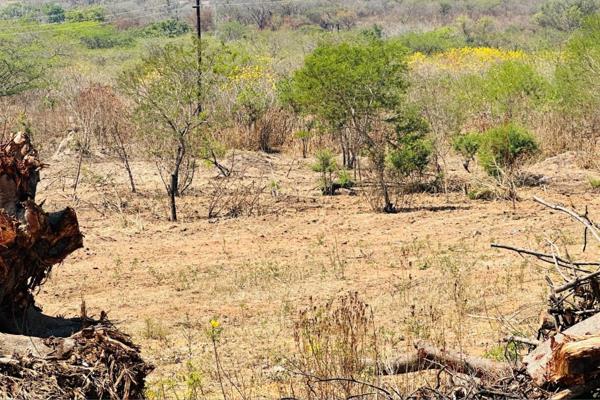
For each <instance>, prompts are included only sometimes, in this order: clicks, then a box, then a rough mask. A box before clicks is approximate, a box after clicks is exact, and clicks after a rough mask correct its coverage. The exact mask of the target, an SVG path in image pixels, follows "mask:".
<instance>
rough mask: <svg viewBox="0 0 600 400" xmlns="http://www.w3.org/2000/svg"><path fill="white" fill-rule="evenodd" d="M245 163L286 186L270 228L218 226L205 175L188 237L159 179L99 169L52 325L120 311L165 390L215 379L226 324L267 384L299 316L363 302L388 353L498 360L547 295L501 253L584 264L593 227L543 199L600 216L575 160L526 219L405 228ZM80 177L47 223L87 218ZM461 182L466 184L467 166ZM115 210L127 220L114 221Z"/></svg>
mask: <svg viewBox="0 0 600 400" xmlns="http://www.w3.org/2000/svg"><path fill="white" fill-rule="evenodd" d="M238 158H239V161H238V166H239V168H240V169H244V170H245V174H246V181H248V180H255V181H256V182H257V183H260V184H261V185H265V186H268V185H269V182H272V181H274V180H276V181H277V182H278V187H279V190H278V193H277V196H271V195H270V194H269V193H267V194H266V195H265V196H264V197H263V198H262V199H261V210H262V213H261V215H257V216H251V217H239V218H222V219H218V220H210V221H209V220H208V219H207V218H206V212H207V211H206V210H207V203H208V201H209V199H208V193H209V188H210V187H211V184H212V183H211V182H214V181H215V180H216V179H218V178H215V176H216V174H215V173H214V171H211V170H206V169H203V170H201V171H200V174H201V176H199V177H198V179H197V180H196V181H195V183H194V186H193V188H192V193H191V194H192V195H188V196H185V197H183V198H181V199H180V200H179V201H180V210H181V212H180V213H181V222H180V223H178V224H173V223H170V222H168V221H166V220H165V219H164V215H165V214H166V213H167V211H168V204H167V202H166V199H165V198H164V196H161V185H162V183H161V182H160V179H159V177H158V176H157V175H155V174H154V169H153V168H152V165H150V164H144V163H136V164H134V171H135V173H136V174H137V180H138V185H139V187H140V192H141V193H140V194H137V195H132V194H128V193H126V192H125V191H122V189H121V188H125V187H126V185H125V182H124V181H123V182H121V179H124V177H122V175H123V174H122V171H121V170H119V169H118V166H117V165H114V164H111V163H107V162H96V163H92V164H91V165H89V166H88V167H86V172H85V174H84V176H85V178H84V181H83V184H82V187H81V188H80V190H79V192H78V196H79V199H78V200H77V202H76V204H75V206H76V208H77V211H78V215H79V220H80V224H81V229H82V231H83V233H84V234H85V249H82V250H79V251H78V252H77V253H75V254H74V255H73V256H72V257H69V258H68V259H67V260H66V261H65V263H64V265H62V266H60V267H59V268H56V269H55V270H54V271H53V275H52V277H51V278H50V280H49V281H48V283H47V284H46V285H45V286H44V287H43V289H42V291H41V293H40V296H39V304H42V305H43V307H44V312H45V313H48V314H51V315H58V314H61V315H74V314H75V315H76V314H78V312H79V307H80V303H81V300H82V299H84V300H85V301H86V303H87V307H88V313H89V314H93V315H99V313H100V311H101V310H105V311H107V312H108V313H109V316H110V317H111V319H112V320H113V321H114V322H115V323H116V324H117V326H118V327H119V328H121V329H123V330H125V331H126V332H128V333H131V334H132V335H133V336H134V339H135V340H136V342H139V343H140V344H141V345H142V347H143V354H144V355H145V357H146V358H147V359H149V360H150V361H151V362H153V363H155V365H156V366H157V369H156V371H155V372H154V373H153V374H152V376H151V380H154V381H155V382H156V381H159V380H161V379H164V378H165V377H168V376H170V374H173V373H176V372H177V371H179V370H180V369H181V368H183V363H184V362H185V360H186V359H188V357H189V354H190V351H191V354H192V359H193V360H197V361H198V362H199V363H200V365H201V368H205V369H206V371H205V372H206V373H207V374H210V373H211V368H210V362H209V360H210V357H212V356H211V353H210V351H211V348H210V346H209V344H210V341H209V339H208V337H207V335H206V333H205V331H206V328H207V327H208V326H209V321H210V320H211V319H213V318H214V319H217V320H218V321H220V322H221V324H222V327H223V329H224V330H223V334H222V340H221V346H222V354H223V357H224V362H223V363H224V367H225V368H226V369H227V368H230V369H239V368H242V370H244V371H246V372H248V373H251V374H253V376H255V377H256V378H260V377H261V376H264V375H265V374H268V373H270V371H271V369H272V368H273V367H274V366H276V365H278V363H279V362H280V361H281V360H282V359H284V358H285V357H286V355H287V354H289V351H290V349H291V346H293V338H292V324H293V321H294V319H295V317H296V315H297V312H298V310H300V309H302V308H304V307H307V306H309V305H310V304H311V299H312V301H313V302H315V303H318V302H321V301H324V300H326V299H329V298H332V297H335V296H337V295H340V294H343V293H345V292H348V291H356V292H358V293H359V296H360V297H361V298H362V299H363V300H365V301H366V302H367V303H368V304H370V305H371V306H372V307H373V310H374V312H375V322H376V324H377V326H378V327H379V328H380V332H381V335H380V337H381V338H382V343H384V346H382V347H383V349H384V350H387V351H390V350H392V349H394V350H395V351H396V352H397V351H399V350H400V351H401V350H402V349H403V348H404V347H405V346H409V345H410V344H411V340H412V339H413V338H415V337H420V338H427V339H428V340H430V341H432V342H433V343H438V344H441V343H445V344H447V345H449V346H450V347H453V348H457V349H462V350H464V351H467V352H470V353H472V354H479V355H483V354H485V353H486V352H489V351H492V352H493V349H494V348H495V347H497V346H498V344H499V343H500V342H499V340H500V339H501V338H502V337H503V336H505V335H507V334H512V333H521V334H523V335H525V336H535V331H536V329H537V328H538V315H539V312H540V311H541V310H542V309H543V308H544V306H545V296H546V293H547V287H546V283H545V282H544V280H543V276H544V275H543V274H541V273H540V271H541V269H540V266H538V265H536V263H534V262H529V261H527V260H524V259H522V258H520V257H518V256H516V255H514V254H510V253H507V252H501V251H497V250H493V249H490V244H491V243H492V242H501V243H505V244H511V245H516V246H520V247H528V248H537V249H543V248H544V246H545V245H546V244H545V241H546V240H547V239H552V240H554V241H556V242H557V243H560V244H561V245H562V246H564V248H566V249H568V252H569V254H570V255H572V256H575V255H576V254H578V253H579V252H580V251H581V249H580V245H579V244H578V243H580V238H581V235H582V232H581V230H580V229H579V227H577V226H576V225H575V224H572V223H570V222H569V220H568V217H566V216H564V215H558V214H555V213H552V212H549V211H547V210H544V209H542V208H541V207H540V206H539V205H536V204H535V203H534V202H532V201H530V200H528V199H530V198H531V197H532V196H533V195H534V194H535V195H540V196H542V197H544V198H547V199H551V200H553V201H556V202H564V203H566V204H571V203H572V204H574V205H576V206H578V207H580V208H581V207H582V206H584V205H588V206H589V209H590V211H591V213H592V217H593V214H594V213H595V212H596V211H597V210H600V199H599V198H598V196H597V195H595V194H594V193H593V192H592V191H591V189H589V185H588V183H587V181H586V176H587V174H586V171H582V170H580V169H578V168H577V167H576V166H575V165H574V164H572V163H571V161H572V160H573V159H574V157H572V155H571V156H570V155H569V154H565V155H562V156H559V157H555V158H552V159H548V160H546V161H544V162H542V163H541V164H540V165H534V166H532V167H531V168H530V169H531V170H532V171H535V170H536V168H543V170H544V171H546V174H547V176H548V177H549V178H550V181H549V184H548V185H547V186H544V187H538V188H530V189H523V190H522V191H521V192H520V193H521V196H522V197H523V199H524V200H523V201H521V202H519V203H518V204H517V207H516V209H514V210H513V209H512V206H511V204H510V202H508V201H506V202H504V201H500V202H486V201H471V200H469V199H467V197H466V196H465V195H464V194H462V193H452V194H449V195H443V194H440V195H427V194H418V195H415V196H417V198H416V199H415V201H414V204H418V205H420V206H421V207H420V208H418V209H412V210H409V211H407V212H401V213H397V214H381V213H374V212H372V211H371V210H370V208H369V206H368V203H367V202H366V201H364V199H361V197H360V195H358V196H351V195H339V196H334V197H326V196H321V195H320V193H319V192H318V190H316V189H315V174H314V173H313V172H311V171H310V169H309V167H308V166H307V165H308V163H309V161H307V160H302V159H293V158H291V157H290V156H287V155H278V154H277V155H267V154H260V153H241V154H240V155H238ZM242 166H243V167H242ZM69 168H72V166H71V165H70V164H69V163H68V162H65V161H60V162H57V161H55V162H53V163H52V165H51V166H50V167H49V168H47V169H46V170H44V172H43V176H42V185H41V188H40V192H39V199H44V198H45V199H47V201H46V207H47V208H48V209H53V208H60V207H63V206H66V205H69V204H72V197H71V192H70V189H65V190H64V191H63V190H61V189H60V187H61V186H63V185H62V184H60V182H62V181H63V179H62V178H60V177H61V176H65V171H66V170H68V169H69ZM451 169H452V170H453V172H452V173H453V174H461V173H462V172H461V171H460V170H461V169H462V166H461V165H460V163H459V162H458V161H457V162H456V166H453V167H452V168H451ZM111 182H113V183H114V182H116V183H118V184H117V185H113V184H111ZM63 183H65V185H64V187H66V188H68V187H69V185H68V183H67V182H63ZM567 190H568V195H566V194H565V191H567ZM118 199H120V200H118ZM114 204H121V206H122V212H120V213H115V212H109V209H108V208H107V207H113V205H114ZM588 252H589V250H588ZM588 256H589V255H588ZM588 258H589V257H588ZM488 354H489V353H488Z"/></svg>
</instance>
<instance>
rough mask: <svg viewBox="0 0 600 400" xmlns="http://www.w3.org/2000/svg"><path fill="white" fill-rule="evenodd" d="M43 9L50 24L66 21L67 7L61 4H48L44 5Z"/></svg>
mask: <svg viewBox="0 0 600 400" xmlns="http://www.w3.org/2000/svg"><path fill="white" fill-rule="evenodd" d="M43 11H44V14H46V18H48V22H49V23H50V24H58V23H61V22H65V9H64V8H62V6H60V5H59V4H55V3H51V4H46V5H44V7H43Z"/></svg>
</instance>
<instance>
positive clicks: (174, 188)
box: [169, 173, 179, 221]
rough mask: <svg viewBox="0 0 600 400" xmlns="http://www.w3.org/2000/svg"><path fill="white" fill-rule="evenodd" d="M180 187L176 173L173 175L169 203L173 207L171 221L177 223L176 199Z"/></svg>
mask: <svg viewBox="0 0 600 400" xmlns="http://www.w3.org/2000/svg"><path fill="white" fill-rule="evenodd" d="M178 186H179V182H178V177H177V174H176V173H173V174H171V186H170V188H169V202H170V206H171V221H177V204H176V203H175V197H176V195H175V194H176V193H177V187H178Z"/></svg>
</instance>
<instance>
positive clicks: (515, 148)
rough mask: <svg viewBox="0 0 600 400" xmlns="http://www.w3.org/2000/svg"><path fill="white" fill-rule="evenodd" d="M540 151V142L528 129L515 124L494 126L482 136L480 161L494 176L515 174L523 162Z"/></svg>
mask: <svg viewBox="0 0 600 400" xmlns="http://www.w3.org/2000/svg"><path fill="white" fill-rule="evenodd" d="M537 151H538V144H537V142H536V140H535V138H534V137H533V135H532V134H531V133H530V132H528V131H527V130H525V129H523V128H520V127H518V126H516V125H514V124H508V125H504V126H500V127H497V128H492V129H490V130H488V131H486V132H485V133H484V135H483V136H482V137H481V144H480V147H479V150H478V155H479V162H480V163H481V166H482V167H483V169H484V170H485V171H486V172H487V173H488V174H489V175H491V176H493V177H499V176H501V175H502V174H511V175H512V174H514V173H515V172H516V169H518V168H519V167H520V166H521V164H522V162H523V161H525V160H526V159H527V158H529V157H531V156H532V155H533V154H535V153H536V152H537Z"/></svg>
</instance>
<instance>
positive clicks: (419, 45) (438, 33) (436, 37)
mask: <svg viewBox="0 0 600 400" xmlns="http://www.w3.org/2000/svg"><path fill="white" fill-rule="evenodd" d="M400 41H401V43H402V44H404V45H405V46H406V47H408V48H409V49H411V50H413V51H416V52H420V53H424V54H433V53H437V52H441V51H445V50H448V49H451V48H458V47H463V46H465V45H466V43H465V41H464V39H462V38H461V37H460V36H459V35H458V34H457V33H456V32H455V31H454V30H453V29H450V28H441V29H437V30H434V31H429V32H410V33H407V34H405V35H403V36H402V37H401V38H400Z"/></svg>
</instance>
